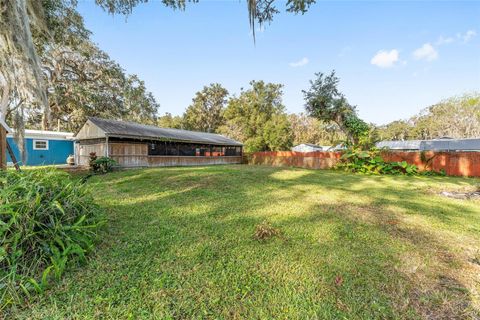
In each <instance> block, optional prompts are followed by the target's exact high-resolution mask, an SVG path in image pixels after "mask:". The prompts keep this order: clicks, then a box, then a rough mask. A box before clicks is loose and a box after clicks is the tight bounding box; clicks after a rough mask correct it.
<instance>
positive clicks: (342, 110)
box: [302, 71, 370, 145]
mask: <svg viewBox="0 0 480 320" xmlns="http://www.w3.org/2000/svg"><path fill="white" fill-rule="evenodd" d="M315 76H316V79H315V80H313V81H310V89H309V90H307V91H306V90H302V92H303V95H304V98H305V108H306V110H307V112H308V114H309V115H310V116H312V117H314V118H316V119H318V120H321V121H326V122H335V123H336V124H337V125H338V126H339V127H340V129H341V130H342V131H343V133H345V135H346V136H347V138H348V142H349V143H350V144H352V145H356V144H358V143H359V142H360V141H361V140H365V138H366V137H368V132H369V131H370V127H369V125H368V124H367V123H366V122H365V121H363V120H362V119H360V118H359V117H358V115H357V111H356V107H355V106H352V105H350V104H349V103H348V101H347V99H346V97H345V95H344V94H343V93H341V92H340V90H339V89H338V83H339V82H340V79H339V78H338V77H337V76H336V75H335V71H332V72H331V73H330V74H328V75H325V74H323V73H321V72H319V73H316V74H315Z"/></svg>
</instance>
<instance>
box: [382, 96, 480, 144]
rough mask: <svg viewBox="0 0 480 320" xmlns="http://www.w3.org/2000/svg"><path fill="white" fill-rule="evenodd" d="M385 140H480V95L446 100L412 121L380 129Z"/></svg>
mask: <svg viewBox="0 0 480 320" xmlns="http://www.w3.org/2000/svg"><path fill="white" fill-rule="evenodd" d="M378 137H379V139H381V140H412V139H420V140H422V139H437V138H442V137H451V138H474V137H477V138H478V137H480V93H478V92H476V93H469V94H464V95H461V96H456V97H452V98H449V99H446V100H443V101H441V102H439V103H437V104H434V105H433V106H430V107H428V108H425V109H424V110H422V111H421V112H420V113H419V114H418V115H415V116H413V117H411V118H410V119H408V120H398V121H393V122H391V123H389V124H387V125H384V126H380V127H379V128H378Z"/></svg>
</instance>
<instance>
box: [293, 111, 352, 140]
mask: <svg viewBox="0 0 480 320" xmlns="http://www.w3.org/2000/svg"><path fill="white" fill-rule="evenodd" d="M288 120H289V122H290V126H291V128H292V133H293V145H299V144H302V143H312V144H316V145H329V146H334V145H337V144H339V143H341V142H342V141H345V135H344V134H343V132H342V131H341V130H340V128H339V127H338V125H337V124H335V123H328V122H324V121H320V120H318V119H315V118H313V117H309V116H307V115H305V114H303V113H300V114H290V115H289V116H288Z"/></svg>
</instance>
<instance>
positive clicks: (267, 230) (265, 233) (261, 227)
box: [253, 221, 281, 241]
mask: <svg viewBox="0 0 480 320" xmlns="http://www.w3.org/2000/svg"><path fill="white" fill-rule="evenodd" d="M280 235H281V233H280V230H278V229H277V228H275V227H273V226H272V225H271V224H270V223H268V221H263V222H262V223H260V224H257V225H256V226H255V233H254V234H253V238H254V239H255V240H258V241H266V240H268V239H270V238H273V237H277V236H280Z"/></svg>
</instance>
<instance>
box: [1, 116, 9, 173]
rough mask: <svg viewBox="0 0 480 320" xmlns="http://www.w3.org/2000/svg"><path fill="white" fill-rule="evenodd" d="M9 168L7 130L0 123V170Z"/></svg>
mask: <svg viewBox="0 0 480 320" xmlns="http://www.w3.org/2000/svg"><path fill="white" fill-rule="evenodd" d="M6 169H7V130H6V129H5V128H4V127H2V126H1V125H0V170H6Z"/></svg>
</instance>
